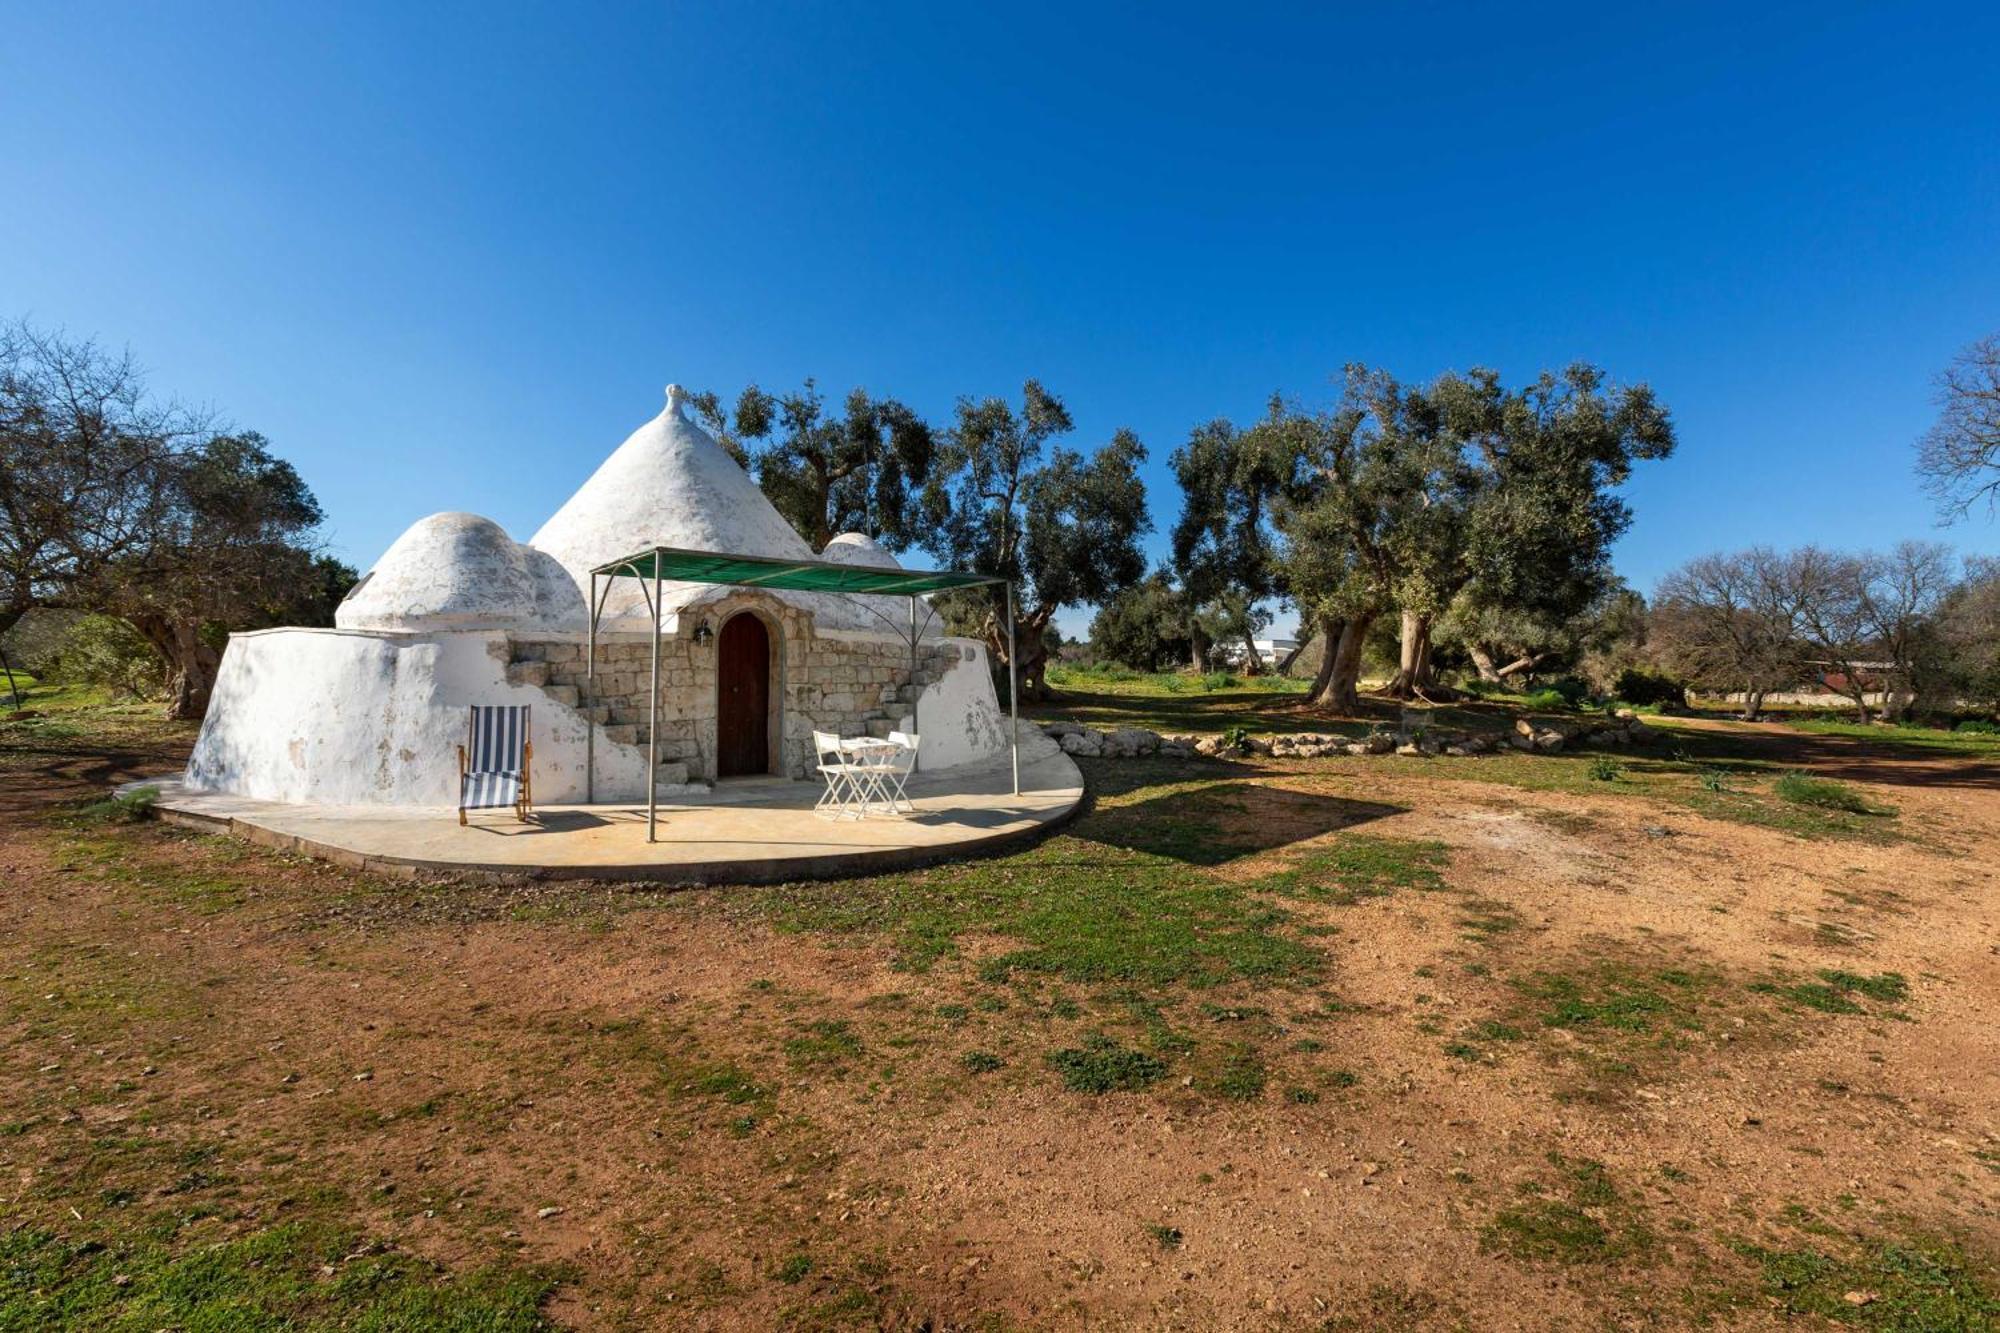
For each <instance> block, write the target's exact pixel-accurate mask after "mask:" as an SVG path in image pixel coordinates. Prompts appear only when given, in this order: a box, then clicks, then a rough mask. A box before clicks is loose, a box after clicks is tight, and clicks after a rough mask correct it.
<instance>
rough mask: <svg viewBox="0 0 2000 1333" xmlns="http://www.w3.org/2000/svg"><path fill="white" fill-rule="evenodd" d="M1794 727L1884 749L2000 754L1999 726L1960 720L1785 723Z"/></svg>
mask: <svg viewBox="0 0 2000 1333" xmlns="http://www.w3.org/2000/svg"><path fill="white" fill-rule="evenodd" d="M1788 725H1789V726H1791V727H1792V728H1793V729H1794V730H1797V731H1804V732H1810V733H1811V734H1813V735H1815V736H1838V737H1841V738H1844V739H1848V740H1857V741H1867V742H1869V743H1871V744H1873V745H1876V746H1882V747H1885V748H1892V749H1893V748H1904V749H1908V750H1910V751H1912V752H1913V753H1915V754H1918V755H1930V756H1935V755H1939V754H1953V755H1966V756H1969V757H1974V758H1979V757H1984V758H1991V757H1993V756H1994V755H1995V754H2000V727H1996V726H1995V725H1994V724H1993V723H1990V722H1988V723H1985V724H1984V727H1986V728H1992V729H1991V730H1984V729H1982V728H1981V727H1980V726H1976V725H1974V724H1973V723H1969V722H1961V723H1959V724H1958V725H1957V726H1956V727H1953V728H1950V729H1946V728H1944V727H1922V726H1916V725H1913V724H1909V723H1900V724H1896V725H1893V726H1892V725H1888V724H1885V723H1879V722H1877V723H1870V724H1868V725H1867V726H1863V725H1862V724H1861V723H1859V722H1853V721H1840V720H1838V719H1834V718H1800V719H1798V720H1797V721H1794V722H1790V723H1789V724H1788Z"/></svg>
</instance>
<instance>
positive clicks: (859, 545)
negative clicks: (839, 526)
mask: <svg viewBox="0 0 2000 1333" xmlns="http://www.w3.org/2000/svg"><path fill="white" fill-rule="evenodd" d="M819 558H820V559H822V560H830V561H832V562H833V563H834V564H837V565H867V566H869V567H870V568H873V569H901V568H902V567H903V565H902V562H901V561H899V560H897V559H896V557H895V556H893V555H891V554H890V553H889V552H887V551H885V550H883V549H882V548H881V546H880V545H878V544H877V543H876V541H875V539H874V538H873V537H870V536H869V535H868V534H867V533H865V532H843V533H841V534H840V535H839V536H838V537H835V538H834V539H833V540H832V541H830V542H828V543H827V544H826V549H825V550H824V551H821V552H820V553H819Z"/></svg>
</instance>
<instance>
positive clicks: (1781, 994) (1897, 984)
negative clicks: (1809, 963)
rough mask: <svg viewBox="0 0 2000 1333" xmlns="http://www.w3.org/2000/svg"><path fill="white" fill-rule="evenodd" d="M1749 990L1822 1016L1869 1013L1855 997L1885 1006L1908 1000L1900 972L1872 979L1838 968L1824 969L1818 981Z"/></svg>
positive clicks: (1758, 984) (1762, 984) (1773, 984)
mask: <svg viewBox="0 0 2000 1333" xmlns="http://www.w3.org/2000/svg"><path fill="white" fill-rule="evenodd" d="M1750 989H1751V990H1753V991H1756V992H1758V993H1759V994H1762V995H1775V996H1777V997H1778V998H1779V999H1782V1000H1789V1001H1790V1002H1791V1003H1793V1004H1796V1005H1801V1006H1803V1007H1804V1008H1807V1009H1816V1010H1818V1011H1819V1012H1821V1013H1823V1014H1863V1013H1866V1012H1868V1011H1867V1010H1866V1009H1865V1008H1863V1007H1862V1006H1861V1005H1860V1004H1858V1003H1856V1002H1855V999H1854V997H1855V996H1856V995H1862V996H1866V997H1867V998H1868V999H1871V1000H1876V1001H1879V1002H1881V1003H1884V1004H1896V1003H1900V1002H1901V1001H1903V1000H1905V999H1907V998H1909V994H1910V983H1909V982H1908V981H1907V980H1905V979H1904V977H1903V974H1902V973H1900V972H1883V973H1880V974H1878V975H1876V976H1872V977H1871V976H1864V975H1862V974H1861V973H1859V972H1847V971H1842V970H1840V969H1838V968H1823V969H1821V971H1820V973H1819V980H1817V981H1760V982H1756V983H1755V984H1753V985H1752V986H1751V987H1750Z"/></svg>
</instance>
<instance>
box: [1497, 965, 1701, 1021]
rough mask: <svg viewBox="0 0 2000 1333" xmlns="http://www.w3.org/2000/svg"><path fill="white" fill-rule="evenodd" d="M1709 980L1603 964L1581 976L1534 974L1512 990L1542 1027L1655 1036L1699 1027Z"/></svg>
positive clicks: (1668, 970) (1673, 970)
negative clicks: (1698, 1009)
mask: <svg viewBox="0 0 2000 1333" xmlns="http://www.w3.org/2000/svg"><path fill="white" fill-rule="evenodd" d="M1711 980H1712V979H1711V978H1709V977H1707V976H1706V975H1704V974H1701V973H1696V972H1690V971H1686V970H1683V969H1679V968H1662V969H1656V970H1648V969H1643V968H1634V967H1629V966H1626V965H1623V964H1617V963H1604V964H1599V965H1598V966H1596V967H1594V968H1591V969H1589V970H1587V971H1583V972H1574V973H1566V972H1536V973H1534V974H1532V975H1530V976H1528V977H1526V978H1523V979H1521V980H1518V981H1516V982H1515V983H1514V985H1515V988H1516V989H1517V990H1519V991H1520V992H1521V994H1522V995H1523V996H1525V997H1526V998H1527V999H1528V1000H1529V1001H1531V1002H1532V1006H1533V1012H1534V1016H1535V1018H1536V1019H1537V1020H1538V1021H1539V1022H1540V1023H1541V1024H1542V1026H1544V1027H1551V1028H1569V1029H1577V1028H1598V1029H1607V1030H1610V1031H1614V1032H1627V1033H1659V1032H1664V1031H1668V1030H1671V1029H1674V1028H1690V1029H1691V1028H1697V1027H1699V1026H1700V1024H1699V1023H1698V1022H1697V1021H1696V1018H1695V1007H1696V1003H1697V1001H1698V1000H1699V998H1700V997H1701V995H1702V993H1703V992H1704V991H1705V990H1706V989H1707V988H1708V986H1709V985H1710V983H1711Z"/></svg>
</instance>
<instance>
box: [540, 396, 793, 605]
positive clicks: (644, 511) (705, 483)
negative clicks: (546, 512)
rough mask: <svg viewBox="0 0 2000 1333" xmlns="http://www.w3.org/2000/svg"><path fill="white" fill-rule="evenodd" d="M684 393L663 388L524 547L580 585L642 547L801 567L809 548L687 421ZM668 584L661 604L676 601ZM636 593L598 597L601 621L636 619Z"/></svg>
mask: <svg viewBox="0 0 2000 1333" xmlns="http://www.w3.org/2000/svg"><path fill="white" fill-rule="evenodd" d="M686 401H687V395H686V394H685V393H683V392H682V390H681V387H680V386H679V385H678V384H670V385H668V386H667V405H666V407H665V408H664V409H663V410H662V411H661V412H660V415H658V416H656V417H654V418H653V419H652V420H651V421H648V422H647V423H646V424H645V425H643V426H641V427H639V429H637V430H635V431H633V432H632V434H631V435H630V436H629V437H628V438H627V439H626V441H625V443H623V444H621V445H619V446H618V448H617V450H616V451H615V452H614V453H613V454H612V455H611V457H609V458H607V459H605V460H604V462H603V463H602V464H600V465H599V467H598V469H597V471H595V472H593V473H592V474H591V475H590V479H589V480H588V481H586V482H584V483H583V485H582V486H581V487H580V488H578V490H577V492H576V494H574V495H572V496H570V498H569V499H568V501H566V502H565V503H564V504H563V507H562V508H560V509H558V510H557V511H556V512H555V514H554V516H552V517H551V518H550V519H549V521H548V522H547V523H544V524H543V525H542V529H541V531H540V532H537V533H536V534H535V535H534V536H533V537H532V538H531V539H529V543H528V544H529V545H531V546H533V547H535V548H536V549H537V550H541V551H546V552H548V553H549V554H550V555H552V556H554V557H555V558H556V559H557V560H558V561H560V562H561V564H562V566H563V567H564V568H565V569H567V570H568V571H569V573H570V577H571V578H572V579H574V580H575V581H576V583H577V585H578V586H579V587H585V588H587V587H589V586H590V571H591V570H592V569H594V568H596V567H597V566H599V565H602V564H605V563H606V562H608V561H611V560H616V559H617V558H618V557H620V556H624V555H630V554H632V553H633V552H634V551H642V550H645V549H646V548H647V547H649V546H673V547H678V548H680V549H682V550H688V551H726V552H728V553H730V554H731V555H761V556H770V557H772V558H774V559H780V560H810V559H812V549H811V548H810V547H808V546H807V545H806V543H805V539H804V538H802V537H800V536H799V534H798V533H797V532H795V531H793V530H792V526H791V525H790V524H789V523H787V522H785V520H784V518H783V516H782V515H780V514H779V513H778V511H777V510H776V509H775V508H773V507H772V505H771V502H770V501H769V500H768V499H766V498H765V497H764V492H762V491H760V490H758V489H757V483H756V482H754V481H752V480H751V479H750V475H749V474H748V473H746V472H745V471H744V470H743V469H742V468H741V467H739V466H738V465H737V462H736V460H735V459H733V458H731V457H730V456H729V453H728V451H727V450H725V449H724V448H723V447H722V446H721V445H720V444H717V443H716V441H715V437H714V436H712V435H710V434H709V433H708V432H707V431H705V430H703V429H702V428H701V427H700V426H697V425H696V424H695V423H694V422H692V421H689V420H688V419H687V416H686V414H685V413H684V411H683V410H682V407H683V404H684V403H685V402H686ZM690 595H691V594H690V590H689V589H688V588H686V587H680V586H676V587H675V588H674V589H673V590H672V591H671V592H670V594H669V595H668V596H667V597H665V598H664V599H663V600H665V601H666V603H667V605H668V606H669V607H672V606H674V605H676V604H680V603H685V602H686V601H687V600H688V598H689V596H690ZM642 605H643V601H642V599H641V596H640V593H639V589H638V585H637V583H636V582H635V581H633V580H629V579H624V580H619V581H618V582H617V583H616V584H614V585H613V587H612V589H611V591H610V593H609V594H608V595H607V597H606V599H605V611H604V614H605V617H606V618H607V619H616V618H620V617H629V616H631V615H633V614H635V613H638V614H643V613H642V612H639V611H638V608H639V607H640V606H642Z"/></svg>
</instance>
